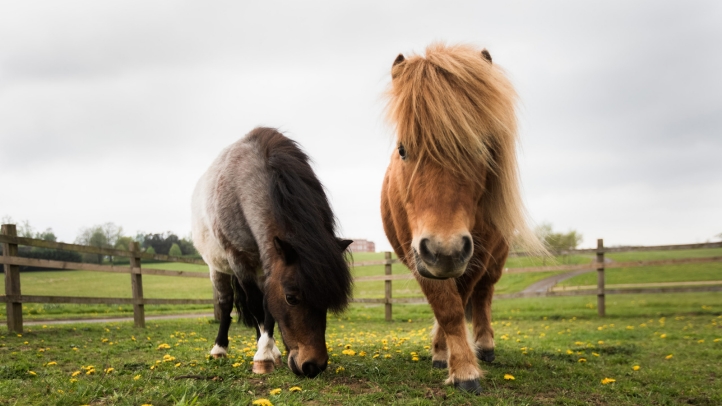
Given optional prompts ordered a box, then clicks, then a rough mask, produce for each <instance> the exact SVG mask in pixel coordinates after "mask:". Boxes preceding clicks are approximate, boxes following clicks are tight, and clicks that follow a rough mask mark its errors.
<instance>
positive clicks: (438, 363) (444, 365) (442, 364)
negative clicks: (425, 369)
mask: <svg viewBox="0 0 722 406" xmlns="http://www.w3.org/2000/svg"><path fill="white" fill-rule="evenodd" d="M448 367H449V365H448V364H447V363H446V361H439V360H436V361H433V362H432V363H431V368H434V369H446V368H448Z"/></svg>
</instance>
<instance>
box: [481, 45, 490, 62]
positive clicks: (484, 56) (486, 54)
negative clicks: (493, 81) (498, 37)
mask: <svg viewBox="0 0 722 406" xmlns="http://www.w3.org/2000/svg"><path fill="white" fill-rule="evenodd" d="M481 56H482V57H483V58H484V59H486V60H487V61H489V63H491V54H490V53H489V51H487V50H486V48H484V49H482V50H481Z"/></svg>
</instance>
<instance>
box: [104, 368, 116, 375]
mask: <svg viewBox="0 0 722 406" xmlns="http://www.w3.org/2000/svg"><path fill="white" fill-rule="evenodd" d="M113 371H115V368H105V373H106V374H109V373H112V372H113Z"/></svg>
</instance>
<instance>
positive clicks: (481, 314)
mask: <svg viewBox="0 0 722 406" xmlns="http://www.w3.org/2000/svg"><path fill="white" fill-rule="evenodd" d="M489 282H490V281H489V279H488V278H487V277H486V275H485V277H484V278H482V280H481V281H479V283H478V284H477V285H476V286H475V287H474V292H473V293H472V296H471V299H470V300H471V304H472V305H473V306H472V323H473V327H474V342H475V343H476V346H477V350H476V356H477V358H479V359H480V360H482V361H485V362H492V361H494V359H495V358H496V356H495V355H494V329H493V328H492V327H491V298H492V296H493V295H494V285H493V284H492V283H489Z"/></svg>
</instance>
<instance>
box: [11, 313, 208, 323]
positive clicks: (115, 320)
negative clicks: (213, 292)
mask: <svg viewBox="0 0 722 406" xmlns="http://www.w3.org/2000/svg"><path fill="white" fill-rule="evenodd" d="M198 317H209V318H212V317H213V314H201V313H196V314H164V315H159V316H145V320H146V321H152V320H172V319H195V318H198ZM128 321H130V322H132V321H133V318H132V317H111V318H105V319H65V320H33V321H26V322H24V323H23V325H25V326H37V325H41V324H75V323H118V322H128Z"/></svg>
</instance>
